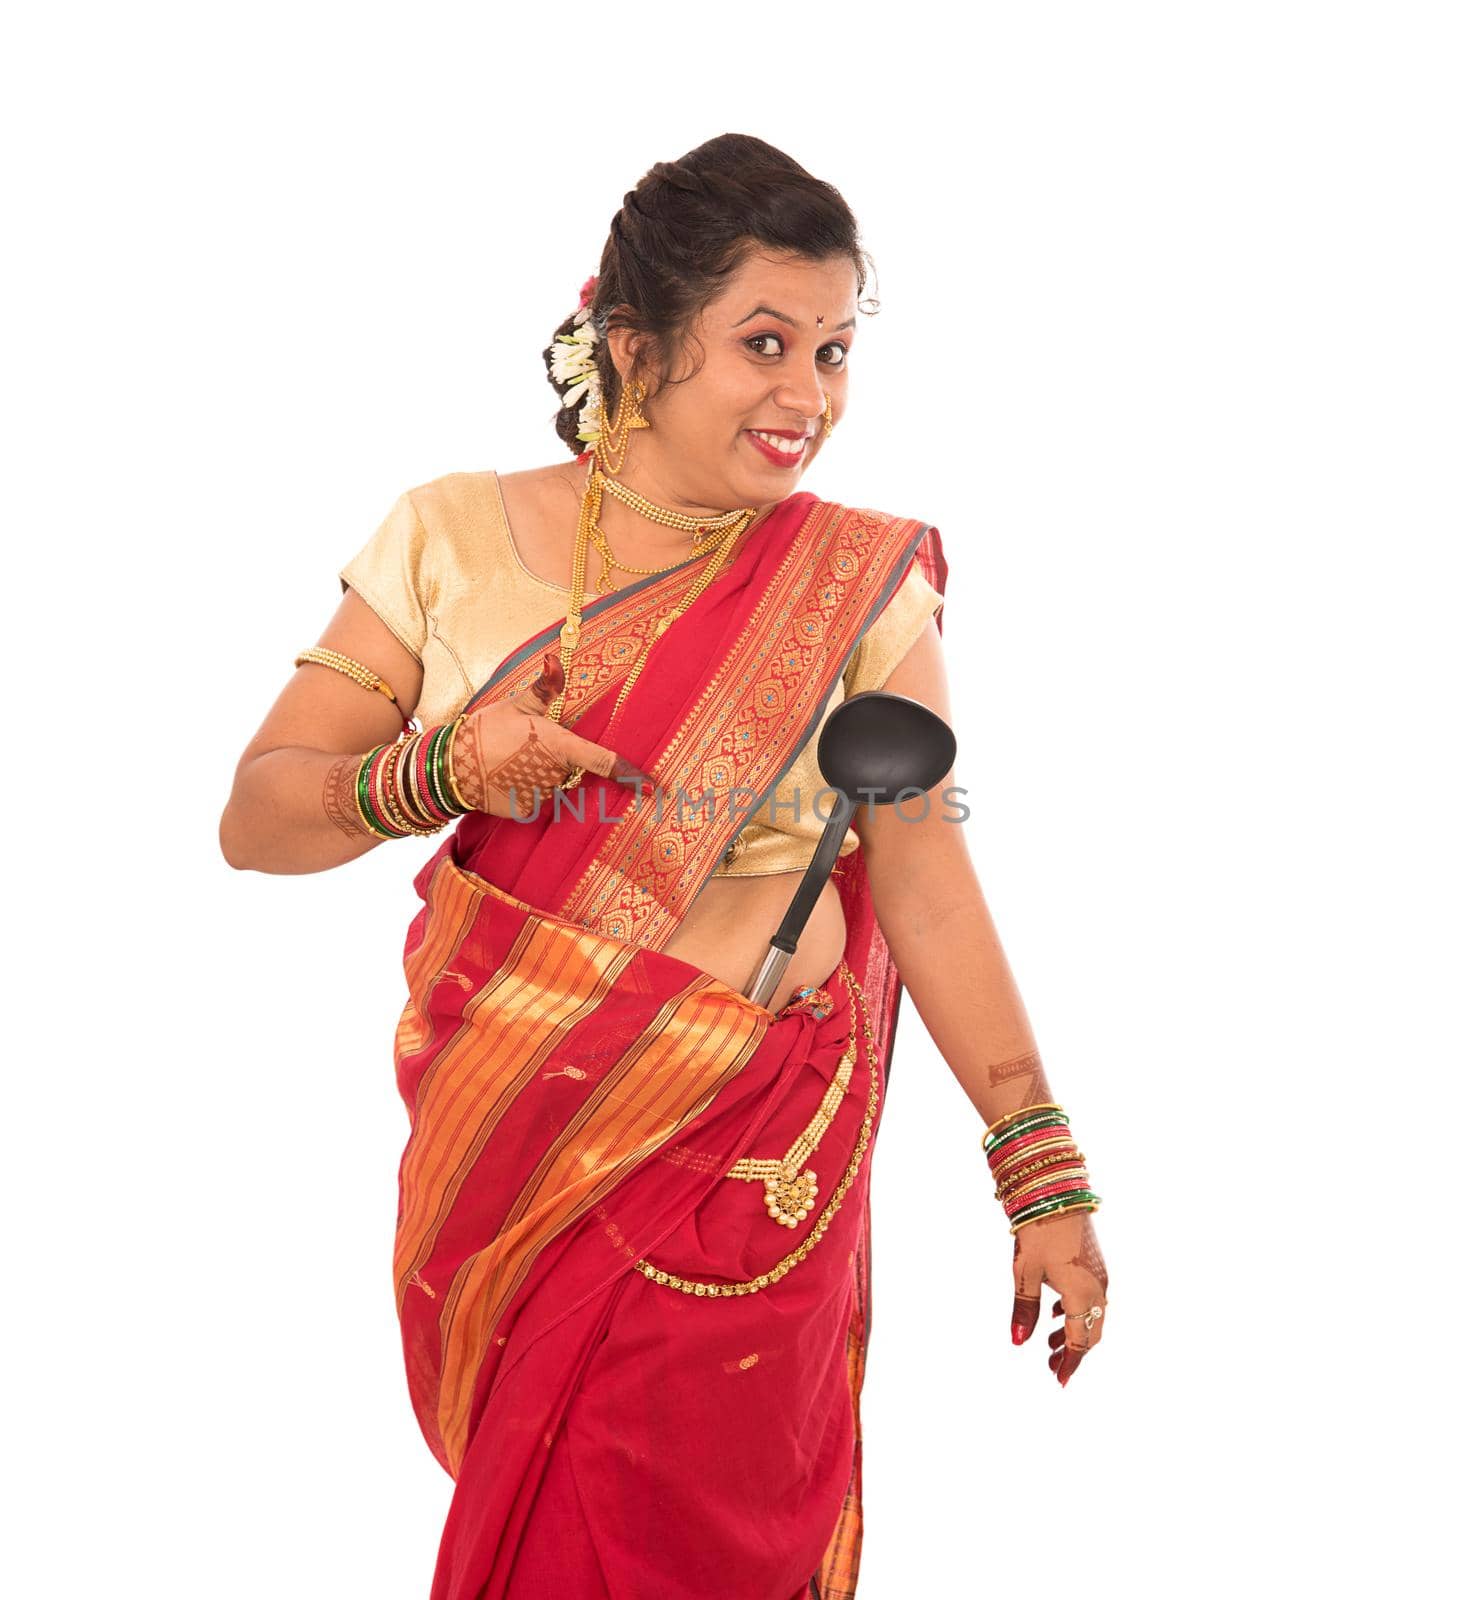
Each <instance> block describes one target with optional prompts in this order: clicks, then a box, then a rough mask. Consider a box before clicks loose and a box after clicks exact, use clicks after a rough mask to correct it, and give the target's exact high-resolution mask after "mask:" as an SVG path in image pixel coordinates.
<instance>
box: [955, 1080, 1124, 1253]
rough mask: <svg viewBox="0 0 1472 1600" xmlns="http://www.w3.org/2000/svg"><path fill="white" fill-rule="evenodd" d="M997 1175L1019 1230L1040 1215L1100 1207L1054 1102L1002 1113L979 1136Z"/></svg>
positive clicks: (1000, 1194)
mask: <svg viewBox="0 0 1472 1600" xmlns="http://www.w3.org/2000/svg"><path fill="white" fill-rule="evenodd" d="M981 1147H982V1149H983V1150H984V1151H985V1152H986V1159H987V1164H988V1165H989V1166H990V1167H991V1169H992V1176H993V1177H994V1178H995V1179H996V1180H997V1187H996V1197H997V1199H998V1200H1000V1201H1001V1202H1002V1209H1003V1211H1005V1212H1006V1213H1007V1220H1008V1222H1009V1223H1011V1225H1012V1226H1011V1229H1010V1231H1011V1232H1012V1233H1016V1232H1017V1230H1018V1229H1019V1228H1021V1227H1024V1226H1026V1224H1027V1223H1029V1222H1036V1221H1037V1220H1038V1218H1039V1217H1050V1216H1054V1215H1056V1214H1057V1213H1058V1212H1060V1211H1078V1210H1089V1211H1097V1210H1098V1209H1099V1201H1100V1197H1099V1196H1098V1195H1097V1194H1095V1193H1094V1191H1093V1190H1092V1189H1091V1188H1090V1187H1089V1174H1088V1171H1087V1169H1086V1168H1085V1166H1084V1158H1083V1152H1082V1151H1081V1150H1080V1149H1079V1147H1078V1146H1077V1145H1076V1144H1075V1143H1074V1140H1073V1135H1072V1134H1071V1133H1069V1131H1068V1118H1067V1117H1066V1116H1065V1115H1064V1114H1063V1107H1062V1106H1060V1105H1058V1104H1057V1102H1056V1101H1051V1100H1050V1101H1047V1102H1045V1103H1043V1104H1041V1105H1035V1106H1023V1107H1021V1108H1020V1109H1019V1110H1017V1111H1009V1112H1008V1113H1007V1115H1006V1116H1005V1117H999V1118H998V1119H997V1120H996V1121H995V1122H994V1123H992V1125H991V1127H989V1128H988V1129H987V1130H986V1133H985V1135H984V1136H983V1138H982V1141H981Z"/></svg>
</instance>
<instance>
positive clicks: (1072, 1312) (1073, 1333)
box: [1048, 1294, 1103, 1385]
mask: <svg viewBox="0 0 1472 1600" xmlns="http://www.w3.org/2000/svg"><path fill="white" fill-rule="evenodd" d="M1059 1304H1060V1305H1062V1306H1063V1307H1064V1312H1065V1314H1064V1320H1063V1326H1062V1328H1061V1329H1059V1330H1057V1331H1059V1332H1061V1333H1062V1335H1063V1338H1062V1339H1061V1340H1060V1341H1059V1344H1058V1347H1057V1350H1056V1352H1055V1354H1056V1356H1057V1366H1056V1367H1054V1369H1053V1370H1054V1371H1055V1372H1056V1373H1057V1375H1058V1382H1059V1383H1060V1384H1065V1385H1066V1384H1067V1382H1068V1380H1069V1379H1070V1378H1071V1377H1072V1376H1073V1375H1074V1373H1075V1372H1077V1371H1078V1369H1079V1367H1080V1366H1081V1365H1082V1363H1083V1359H1084V1357H1085V1356H1086V1355H1087V1354H1088V1353H1089V1351H1090V1350H1091V1349H1092V1348H1093V1345H1094V1343H1095V1341H1096V1339H1097V1336H1098V1330H1099V1326H1100V1317H1101V1316H1102V1314H1103V1311H1102V1307H1100V1306H1099V1305H1098V1303H1097V1302H1096V1301H1094V1300H1092V1299H1091V1298H1090V1297H1088V1296H1087V1295H1078V1296H1075V1295H1068V1294H1065V1295H1064V1296H1063V1299H1062V1300H1060V1302H1059ZM1048 1365H1049V1366H1053V1357H1051V1356H1050V1357H1049V1360H1048Z"/></svg>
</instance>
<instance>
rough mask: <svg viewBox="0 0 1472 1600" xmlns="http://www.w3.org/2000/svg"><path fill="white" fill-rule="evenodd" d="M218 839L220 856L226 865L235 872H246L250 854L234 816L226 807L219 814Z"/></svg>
mask: <svg viewBox="0 0 1472 1600" xmlns="http://www.w3.org/2000/svg"><path fill="white" fill-rule="evenodd" d="M218 838H219V842H220V854H221V855H222V856H224V858H225V860H226V863H227V864H228V865H230V866H232V867H234V868H235V870H236V871H237V872H246V871H248V870H249V869H250V867H251V865H252V862H251V859H250V852H249V850H248V849H247V841H246V840H245V839H244V838H243V837H242V836H241V833H240V829H239V827H238V826H237V824H236V819H235V814H234V812H233V810H232V809H231V807H230V806H228V805H227V806H226V807H225V809H224V811H222V812H221V813H220V827H219V833H218Z"/></svg>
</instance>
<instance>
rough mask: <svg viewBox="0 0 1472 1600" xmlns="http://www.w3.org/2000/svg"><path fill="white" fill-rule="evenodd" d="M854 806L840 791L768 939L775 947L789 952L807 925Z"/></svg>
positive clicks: (845, 831)
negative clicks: (785, 906)
mask: <svg viewBox="0 0 1472 1600" xmlns="http://www.w3.org/2000/svg"><path fill="white" fill-rule="evenodd" d="M856 809H857V802H856V801H854V800H852V799H851V798H850V797H849V796H848V795H846V794H844V793H842V791H840V792H839V795H838V800H837V803H836V804H835V805H834V807H833V810H832V812H831V813H830V814H829V817H828V821H827V822H826V823H825V824H824V827H823V837H822V838H821V839H819V840H818V848H817V849H816V850H815V851H814V852H813V859H812V860H811V861H810V862H809V863H808V870H807V871H806V872H805V873H803V876H802V882H801V883H800V884H798V886H797V893H796V894H795V895H793V897H792V904H791V905H790V906H788V908H787V915H786V916H785V917H783V919H782V924H781V926H780V927H779V928H778V929H777V932H776V935H775V936H774V937H773V939H772V943H773V944H774V945H776V947H777V948H778V949H779V950H785V951H787V953H788V954H789V955H791V954H792V953H793V952H794V951H795V950H796V949H797V941H798V937H799V936H800V935H801V933H802V930H803V929H804V928H805V927H806V926H807V920H808V918H809V917H810V916H811V915H812V914H813V907H814V906H815V905H816V904H817V903H818V896H819V895H820V894H822V892H823V885H824V884H825V883H827V881H828V875H829V874H830V873H831V872H832V871H833V863H834V862H835V861H837V860H838V852H839V851H840V850H841V849H842V848H843V838H844V835H845V834H846V833H847V832H848V824H849V819H850V818H851V817H852V816H853V814H854V812H855V810H856Z"/></svg>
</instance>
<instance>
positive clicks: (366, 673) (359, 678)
mask: <svg viewBox="0 0 1472 1600" xmlns="http://www.w3.org/2000/svg"><path fill="white" fill-rule="evenodd" d="M303 663H310V664H312V665H315V666H319V667H331V668H332V670H333V671H334V672H340V673H342V675H343V676H344V677H345V678H351V679H352V680H353V682H354V683H356V684H357V685H358V686H359V688H362V689H373V690H376V691H377V692H378V693H379V694H383V695H387V696H388V698H389V699H390V700H392V701H393V703H394V704H395V705H398V703H399V702H398V699H397V698H396V696H395V695H394V692H393V690H392V689H391V688H390V687H389V686H388V684H387V683H385V682H384V681H383V679H382V678H380V677H379V676H378V674H377V673H376V672H375V671H374V670H373V669H372V667H365V666H364V665H363V663H362V662H361V661H355V660H354V659H353V658H352V656H345V655H344V654H343V653H342V651H341V650H329V649H328V648H327V647H326V646H325V645H313V646H312V647H311V649H309V650H303V651H302V653H301V654H300V655H299V656H298V657H297V658H296V660H295V661H293V662H292V666H294V667H299V666H301V665H303ZM401 709H402V708H401Z"/></svg>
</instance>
